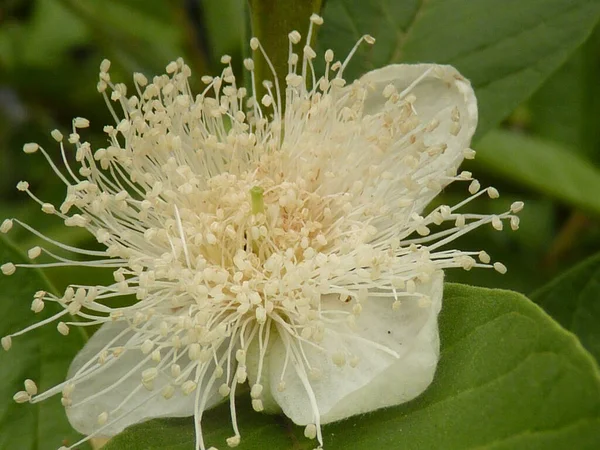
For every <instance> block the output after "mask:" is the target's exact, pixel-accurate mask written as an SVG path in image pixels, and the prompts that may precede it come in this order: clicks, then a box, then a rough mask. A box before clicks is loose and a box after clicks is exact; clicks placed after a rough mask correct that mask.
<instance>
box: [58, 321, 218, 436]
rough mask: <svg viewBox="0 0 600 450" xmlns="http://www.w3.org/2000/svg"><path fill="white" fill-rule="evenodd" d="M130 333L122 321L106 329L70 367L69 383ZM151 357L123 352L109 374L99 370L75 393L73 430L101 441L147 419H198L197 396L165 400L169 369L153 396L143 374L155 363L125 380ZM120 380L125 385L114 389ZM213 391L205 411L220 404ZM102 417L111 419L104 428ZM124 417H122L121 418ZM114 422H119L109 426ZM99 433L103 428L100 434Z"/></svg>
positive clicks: (158, 379)
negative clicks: (94, 434)
mask: <svg viewBox="0 0 600 450" xmlns="http://www.w3.org/2000/svg"><path fill="white" fill-rule="evenodd" d="M126 329H127V324H125V323H123V322H114V323H107V324H105V325H103V326H102V327H101V328H100V329H99V330H98V331H97V332H96V333H95V334H94V335H93V336H92V338H91V339H90V340H89V341H88V342H87V343H86V345H85V347H84V348H83V349H82V350H81V351H80V352H79V354H78V355H77V356H76V357H75V359H74V360H73V362H72V364H71V367H70V368H69V375H68V378H72V377H73V375H74V374H75V373H76V372H77V371H78V370H79V369H80V368H81V367H82V366H83V365H84V364H85V363H87V362H88V361H90V360H97V358H98V355H99V353H100V352H101V351H102V350H103V348H104V347H105V346H106V345H107V344H108V343H109V342H110V341H111V340H112V339H114V338H116V337H117V336H118V335H119V334H120V333H122V332H123V331H125V330H126ZM132 336H133V332H126V334H125V335H124V336H122V337H121V338H119V339H118V340H117V341H116V342H115V343H114V344H111V348H114V347H116V346H119V345H125V344H126V343H127V341H128V340H129V339H130V338H132ZM147 356H148V355H144V354H143V353H142V352H141V351H140V350H131V351H125V352H124V353H123V354H121V355H120V356H119V357H118V358H117V359H116V360H115V362H114V363H112V364H110V367H108V365H109V363H108V362H107V363H105V365H106V366H107V370H103V371H101V370H97V371H96V372H95V373H94V374H93V375H92V376H91V377H90V378H89V379H87V380H85V381H82V382H81V383H78V384H77V385H76V387H75V389H74V391H73V393H72V394H71V399H72V402H73V406H72V407H69V408H67V409H66V411H67V417H68V418H69V421H70V422H71V425H73V427H74V428H75V429H76V430H77V431H79V432H81V433H83V434H91V433H93V432H95V431H96V430H98V435H99V436H113V435H115V434H117V433H119V432H121V431H122V430H123V429H125V428H126V427H128V426H130V425H133V424H135V423H139V422H142V421H144V420H148V419H152V418H157V417H185V416H192V415H194V394H191V395H188V396H185V395H183V393H182V392H181V389H175V392H174V394H173V397H171V398H170V399H169V400H166V399H165V398H164V397H163V395H162V389H163V388H164V387H165V386H166V385H168V384H169V383H170V382H172V381H173V378H172V377H171V374H170V365H166V367H165V369H164V370H162V371H159V372H158V375H157V377H156V379H155V380H154V383H153V384H154V388H153V389H152V390H151V391H149V390H147V389H146V388H145V387H143V386H141V378H142V372H143V371H144V370H146V369H149V368H152V367H156V365H157V363H156V362H153V361H151V360H150V361H148V362H146V363H144V364H143V365H141V367H139V368H137V369H136V370H135V371H133V373H131V374H129V375H127V374H128V373H129V372H130V371H131V370H132V369H134V367H135V366H136V365H138V364H139V363H141V362H142V361H143V359H144V358H146V357H147ZM188 362H189V359H187V357H186V358H181V359H180V361H179V364H180V365H181V367H185V365H186V364H187V363H188ZM126 375H127V376H126ZM121 380H122V382H121V383H120V384H118V385H116V383H117V382H119V381H121ZM110 386H114V387H113V388H112V389H109V390H108V391H107V392H105V393H103V394H102V395H99V396H97V397H96V398H94V399H93V400H91V401H88V402H86V403H82V404H81V406H77V404H78V403H79V402H81V401H83V400H85V399H86V398H88V397H89V396H92V395H94V394H97V393H98V392H100V391H103V390H104V389H106V388H108V387H110ZM140 387H141V388H140ZM138 388H139V389H138ZM135 389H137V392H136V393H135V394H134V395H133V396H132V397H131V398H129V399H128V400H127V401H126V402H125V403H124V404H123V405H122V407H121V408H120V409H119V410H118V411H114V412H113V410H114V409H115V408H117V406H119V405H120V404H121V403H122V402H123V401H124V400H125V398H126V397H127V396H128V395H129V394H131V393H132V391H133V390H135ZM213 389H214V390H215V392H214V393H211V395H210V397H209V402H208V406H207V407H210V406H212V405H214V404H216V403H217V402H218V401H219V400H220V399H221V397H220V396H219V395H218V393H217V392H216V387H215V388H213ZM104 412H108V413H109V415H108V418H107V421H106V423H105V425H101V424H99V422H98V417H99V415H100V414H102V413H104ZM121 415H123V417H122V418H120V419H119V416H121ZM114 419H118V420H116V421H114V423H111V422H112V421H113V420H114ZM100 428H102V429H101V430H99V429H100Z"/></svg>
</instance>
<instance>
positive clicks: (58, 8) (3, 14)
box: [0, 0, 600, 294]
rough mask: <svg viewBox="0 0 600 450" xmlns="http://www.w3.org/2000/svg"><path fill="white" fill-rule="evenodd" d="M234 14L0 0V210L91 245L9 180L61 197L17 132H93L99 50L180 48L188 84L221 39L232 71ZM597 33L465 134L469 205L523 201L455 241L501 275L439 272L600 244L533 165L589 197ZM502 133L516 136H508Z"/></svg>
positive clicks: (595, 157)
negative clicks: (482, 190)
mask: <svg viewBox="0 0 600 450" xmlns="http://www.w3.org/2000/svg"><path fill="white" fill-rule="evenodd" d="M246 14H247V12H246V11H245V2H244V1H240V0H221V1H219V2H215V1H205V2H202V1H195V0H189V1H184V0H175V1H170V2H165V1H161V0H102V1H79V0H36V1H33V0H3V1H2V2H0V218H4V217H18V218H20V219H22V220H24V221H26V222H28V223H30V224H32V225H34V226H35V227H36V228H38V229H40V230H42V231H43V232H44V233H46V234H47V235H48V236H51V237H53V238H56V239H60V240H63V241H65V242H68V243H71V244H78V245H89V246H93V245H94V242H92V241H91V240H89V239H88V236H87V235H86V234H85V232H83V231H81V230H80V229H73V228H69V229H67V228H64V227H63V225H62V223H61V222H60V220H58V219H57V218H55V217H51V216H47V215H44V214H43V213H41V212H40V211H39V208H38V207H37V205H36V204H35V203H34V202H32V201H30V200H29V199H28V197H27V196H26V195H25V194H23V193H20V192H18V191H17V190H16V189H15V185H16V184H17V182H18V181H20V180H22V179H24V180H27V181H29V183H30V184H31V186H32V190H33V191H34V192H35V193H36V194H38V195H39V196H40V197H41V198H42V199H44V200H47V201H51V202H55V203H56V202H58V203H60V201H61V198H62V197H64V186H63V185H62V184H61V183H60V182H59V181H58V179H56V178H55V177H54V176H53V175H52V173H51V171H50V169H49V168H48V167H47V164H46V163H45V161H44V160H43V158H42V157H41V155H39V154H36V155H25V154H24V153H23V152H22V151H21V149H22V146H23V143H25V142H31V141H35V142H38V143H40V145H42V146H43V147H44V148H46V149H47V150H48V151H49V152H50V153H51V154H52V155H54V157H56V158H57V159H58V158H59V156H60V155H59V153H58V148H57V146H56V143H55V142H54V141H53V140H52V139H51V137H50V135H49V132H50V131H51V130H52V129H54V128H58V129H60V130H61V131H62V132H63V133H64V134H67V133H68V132H69V129H70V126H71V119H72V117H75V116H83V117H86V118H88V119H90V121H91V127H90V128H89V129H87V130H85V139H86V140H89V141H90V142H91V143H92V144H93V145H94V144H95V145H103V143H104V137H103V135H102V127H103V125H104V124H108V123H110V122H111V119H110V117H109V114H108V112H107V110H106V108H105V106H104V102H103V100H102V98H101V96H100V95H99V94H98V93H97V91H96V82H97V73H98V66H99V63H100V61H101V60H102V59H103V58H109V59H111V60H112V62H113V65H112V69H111V72H112V76H113V79H115V80H118V81H121V82H129V80H130V79H131V73H132V72H134V71H140V72H143V73H145V74H146V75H148V76H152V75H153V74H160V73H161V72H162V71H163V70H164V66H165V65H166V64H167V63H168V62H169V61H171V60H173V59H175V58H176V57H178V56H181V55H183V56H184V57H185V59H186V61H187V62H188V63H189V64H190V65H191V67H192V70H193V71H194V74H195V75H194V77H193V82H194V83H196V86H198V85H199V83H200V76H201V75H202V74H205V73H208V74H215V73H217V72H219V71H220V64H219V58H220V56H221V55H222V54H224V53H227V54H230V55H232V56H233V58H234V61H235V62H236V66H235V68H236V70H238V71H239V70H240V67H241V64H240V63H241V61H242V58H243V55H242V54H241V49H242V48H244V42H246V41H247V38H248V36H249V33H248V32H247V30H248V26H247V23H248V19H247V17H246ZM376 31H377V30H373V34H375V35H376ZM599 36H600V34H599V33H598V32H594V34H593V35H592V36H591V38H589V39H588V41H587V42H586V43H585V44H584V45H582V46H581V47H580V48H579V49H578V50H577V52H576V53H575V54H573V55H572V56H571V57H570V58H569V60H568V61H567V62H566V64H564V65H563V66H562V67H561V68H560V69H559V70H558V71H557V72H556V73H555V74H554V75H553V76H552V77H551V78H550V79H549V80H547V81H546V82H545V84H544V85H543V86H542V87H541V88H540V89H539V90H538V91H537V92H536V93H535V94H534V95H533V97H531V98H530V99H529V100H527V101H526V102H525V103H523V104H521V105H520V106H518V108H517V109H516V110H515V111H514V112H513V114H512V115H511V116H510V117H509V118H508V119H506V120H505V121H504V122H503V123H502V125H501V128H502V129H503V130H504V134H502V133H501V134H500V135H498V133H497V132H496V134H497V136H496V137H494V136H492V137H483V139H482V140H481V142H480V143H478V142H475V143H474V148H476V149H478V150H479V149H480V147H481V153H482V154H483V158H478V159H476V160H475V161H474V162H468V164H465V166H464V168H465V169H466V170H471V171H473V172H474V174H475V176H476V177H477V178H479V179H480V181H481V184H482V186H486V185H490V184H491V185H493V186H495V187H496V188H498V189H499V190H500V192H501V200H497V201H495V202H489V201H485V200H484V201H481V202H479V203H478V204H477V205H476V207H474V208H473V209H477V210H479V211H481V212H492V211H495V212H501V211H503V210H504V208H505V207H507V206H508V205H510V203H511V202H512V201H514V200H523V201H525V203H526V209H525V210H524V211H523V212H522V214H521V230H520V231H519V232H517V233H513V232H510V231H509V230H507V231H505V232H502V233H498V232H494V231H493V230H492V229H491V227H489V228H483V229H480V230H478V231H477V232H475V233H471V234H469V235H468V236H466V237H465V238H463V239H462V240H461V241H460V242H457V243H456V244H455V245H456V246H457V247H460V248H463V249H473V250H479V249H486V251H488V253H490V254H491V255H492V257H493V258H494V259H495V260H500V261H502V262H504V263H505V264H506V266H507V267H508V269H509V271H508V273H507V274H506V275H500V274H498V273H496V272H494V271H488V270H473V271H470V272H463V271H459V270H455V271H450V272H449V273H448V274H447V279H448V280H451V281H460V282H465V283H470V284H474V285H480V286H491V287H502V288H508V289H515V290H518V291H520V292H523V293H525V294H529V293H531V292H532V291H534V290H535V289H537V288H538V287H540V286H542V285H543V284H544V283H546V282H547V281H548V280H550V279H551V278H553V277H555V276H556V275H557V274H558V273H560V272H562V271H564V270H565V269H566V268H568V267H570V266H572V265H574V264H575V263H576V262H578V261H581V260H583V259H584V258H586V257H587V256H589V255H592V254H594V253H596V252H598V251H600V226H599V225H600V221H599V219H598V213H599V212H600V208H598V207H597V205H595V204H593V201H592V204H585V202H581V201H571V200H572V199H573V198H574V197H577V193H576V192H575V193H574V194H573V193H569V192H566V191H565V189H564V188H563V187H562V185H561V184H560V183H558V184H557V183H555V180H553V179H550V178H548V177H547V176H546V174H547V173H548V171H550V172H552V171H554V172H556V176H557V179H558V178H560V171H561V169H562V167H563V161H564V160H565V159H567V160H571V159H574V160H576V165H577V169H578V170H582V171H583V172H582V173H584V174H586V176H589V177H590V179H592V180H593V181H595V182H596V184H594V183H591V184H590V183H588V184H587V186H588V187H587V189H588V190H589V192H587V195H588V196H592V197H594V196H598V197H600V190H597V191H596V190H595V189H596V188H600V175H599V174H598V173H599V172H598V165H599V164H600V131H599V130H600V127H599V124H598V118H599V117H600V87H599V86H598V80H600V77H599V74H600V37H599ZM360 57H361V54H360V52H359V54H358V55H357V58H360ZM192 89H194V86H192ZM507 136H508V137H509V142H508V144H506V143H505V144H502V143H501V142H500V143H499V142H498V139H497V138H502V139H504V138H506V137H507ZM513 137H514V138H515V139H516V140H515V141H510V139H511V138H513ZM530 138H531V139H530ZM502 139H500V140H502ZM511 142H512V144H511ZM501 145H509V146H510V148H511V151H512V152H513V153H514V152H516V153H515V154H516V155H517V156H518V157H519V160H515V161H513V160H511V158H512V156H511V155H512V154H513V153H511V152H510V151H509V152H507V153H506V154H505V155H503V156H502V158H504V161H502V160H500V161H498V160H494V158H493V157H489V156H486V155H488V154H489V153H490V152H491V151H492V150H493V149H494V148H497V147H498V146H501ZM536 145H537V147H536ZM487 148H490V150H489V151H488V150H487ZM527 152H530V153H527ZM545 152H549V153H548V158H547V159H546V158H542V159H539V158H537V157H536V155H537V154H545ZM556 155H558V156H556ZM554 156H556V158H554ZM521 157H523V159H522V161H521V159H520V158H521ZM553 158H554V159H553ZM527 161H529V163H527V164H525V163H526V162H527ZM511 163H512V164H516V165H517V166H519V167H521V168H522V169H523V170H522V173H515V171H514V170H512V169H511ZM548 164H551V165H552V164H554V167H548ZM576 172H577V170H576ZM596 177H597V179H596ZM465 192H466V185H460V186H451V187H450V188H448V189H447V190H446V192H445V193H444V196H445V198H444V199H443V201H444V202H452V201H453V199H457V200H459V199H460V198H464V196H465ZM592 200H593V198H592ZM599 201H600V199H599ZM10 238H11V240H13V241H14V242H16V243H17V245H18V246H19V247H20V248H22V249H23V250H27V249H28V248H30V247H31V246H33V245H35V243H36V239H35V238H34V237H33V236H31V235H30V234H28V233H26V232H23V231H22V230H17V231H14V232H12V233H11V234H10ZM77 270H78V272H79V273H78V276H79V277H81V278H79V280H81V283H85V282H86V281H87V282H90V281H93V282H98V281H99V280H98V279H97V278H94V277H97V276H98V275H97V274H93V273H92V274H90V273H87V272H85V271H84V270H81V269H77ZM73 271H74V269H68V271H65V270H59V269H55V270H51V271H48V276H49V277H50V278H51V280H52V281H53V282H54V284H55V285H56V286H57V288H59V289H61V288H64V287H65V286H66V285H67V284H68V281H69V279H70V280H71V281H72V280H73ZM67 275H68V278H67Z"/></svg>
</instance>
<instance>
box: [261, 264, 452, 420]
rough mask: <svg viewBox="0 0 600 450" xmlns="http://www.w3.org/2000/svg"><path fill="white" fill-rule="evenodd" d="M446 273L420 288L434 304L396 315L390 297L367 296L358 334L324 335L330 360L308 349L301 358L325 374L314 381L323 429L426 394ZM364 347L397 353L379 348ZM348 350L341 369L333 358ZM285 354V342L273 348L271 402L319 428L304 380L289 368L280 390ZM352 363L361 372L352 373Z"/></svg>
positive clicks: (406, 306)
mask: <svg viewBox="0 0 600 450" xmlns="http://www.w3.org/2000/svg"><path fill="white" fill-rule="evenodd" d="M442 281H443V273H442V272H441V271H440V272H438V273H436V274H435V276H434V277H433V278H432V281H431V282H429V283H427V284H424V285H421V286H420V287H419V292H421V293H424V294H427V295H429V297H430V300H431V302H430V303H429V304H428V305H423V304H422V302H421V305H420V304H419V301H418V300H417V299H413V298H411V299H406V300H405V301H404V302H403V304H402V306H401V307H400V308H399V309H398V310H396V311H394V310H392V308H391V305H392V302H393V298H376V297H370V298H369V299H368V301H365V302H364V305H363V311H362V313H361V315H360V316H359V318H358V320H357V323H356V329H355V330H350V329H349V327H348V326H346V325H335V326H331V327H329V328H328V329H327V331H326V333H325V337H324V340H323V341H322V342H321V345H322V346H323V347H324V348H325V349H326V351H327V354H326V353H323V352H321V351H319V350H316V349H314V348H312V347H310V346H308V345H304V352H305V354H306V357H307V359H308V360H309V362H310V364H311V366H312V367H314V368H317V369H318V370H319V371H320V372H321V377H320V378H319V379H317V380H310V389H311V390H312V393H313V394H314V398H315V400H316V405H317V406H318V411H319V414H320V419H321V423H327V422H333V421H336V420H340V419H343V418H345V417H349V416H352V415H356V414H360V413H365V412H368V411H372V410H375V409H378V408H382V407H385V406H390V405H396V404H400V403H403V402H406V401H409V400H411V399H413V398H415V397H416V396H417V395H419V394H420V393H421V392H423V391H424V390H425V389H426V388H427V386H428V385H429V384H430V383H431V381H432V379H433V375H434V372H435V369H436V365H437V361H438V356H439V337H438V326H437V316H438V313H439V311H440V308H441V300H442V289H443V287H442V286H443V283H442ZM336 302H337V303H338V304H335V305H333V304H331V303H332V302H328V303H329V304H325V305H324V309H347V308H343V307H341V306H340V305H339V300H338V301H336ZM367 341H372V342H374V343H376V344H377V345H380V346H385V347H387V348H388V349H390V350H392V351H394V352H396V353H397V357H396V356H392V355H390V354H389V353H386V352H385V351H383V350H381V349H380V348H376V347H375V346H374V345H371V344H369V343H368V342H367ZM344 349H345V350H346V351H347V352H348V353H349V354H348V355H347V363H346V364H345V365H344V366H342V367H339V366H337V365H336V364H334V363H333V362H332V356H331V355H332V354H334V353H336V352H339V351H340V350H344ZM285 352H286V348H285V345H284V340H283V339H279V340H277V341H276V342H274V343H273V346H272V348H271V349H270V351H269V356H268V358H269V382H270V390H271V395H272V396H273V398H274V400H275V401H276V402H277V403H278V404H279V406H280V407H281V408H282V410H283V412H284V413H285V414H286V415H287V416H288V417H290V418H291V419H292V420H293V421H294V422H295V423H297V424H299V425H306V424H308V423H314V422H315V417H314V414H313V407H312V405H311V402H310V396H309V394H308V393H307V389H306V387H305V385H304V384H303V383H302V380H301V377H300V376H299V375H298V374H297V372H296V371H295V370H294V366H295V365H296V364H293V363H292V361H291V362H290V364H289V366H288V369H287V371H286V372H285V375H284V376H283V380H284V381H285V385H286V386H285V390H283V391H281V392H280V391H279V390H278V389H277V384H278V382H279V379H280V377H281V373H282V369H283V364H284V359H285ZM352 356H356V357H358V365H357V366H356V367H351V365H350V361H351V358H352Z"/></svg>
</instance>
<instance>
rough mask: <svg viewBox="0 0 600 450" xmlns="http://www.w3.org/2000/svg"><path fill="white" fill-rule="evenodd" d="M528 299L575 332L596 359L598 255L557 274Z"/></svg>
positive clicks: (599, 342) (599, 349)
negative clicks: (559, 274) (563, 272)
mask: <svg viewBox="0 0 600 450" xmlns="http://www.w3.org/2000/svg"><path fill="white" fill-rule="evenodd" d="M531 299H532V300H533V301H535V302H536V303H537V304H539V305H540V306H541V307H542V308H544V309H545V310H546V312H547V313H548V314H550V315H551V316H552V317H553V318H554V319H556V320H557V321H558V322H559V323H560V324H561V325H562V326H563V327H565V328H566V329H567V330H570V331H572V332H573V333H575V334H576V335H577V337H578V338H579V340H580V341H581V343H582V344H583V346H584V347H585V348H586V349H587V350H588V351H589V352H590V353H591V354H592V355H594V357H595V358H596V361H598V362H600V254H598V255H596V256H594V257H592V258H589V259H588V260H586V261H584V262H583V263H581V264H579V265H577V266H575V267H573V268H572V269H571V270H569V271H568V272H566V273H565V274H563V275H561V276H560V277H557V278H556V279H555V280H553V281H552V282H550V283H548V284H547V285H546V286H544V287H542V288H541V289H539V290H538V291H536V292H534V293H533V294H532V296H531Z"/></svg>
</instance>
